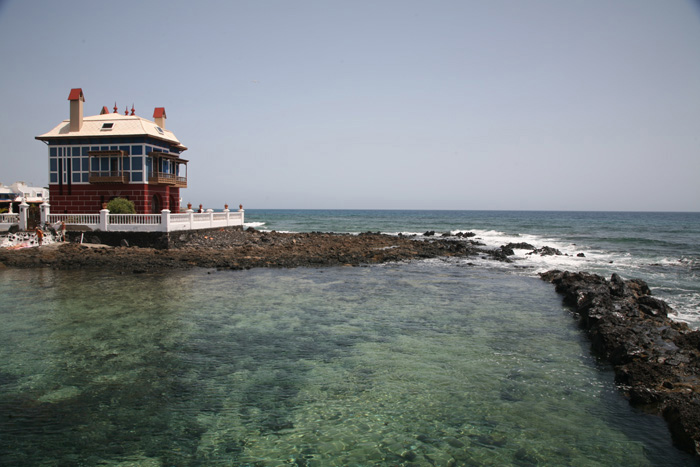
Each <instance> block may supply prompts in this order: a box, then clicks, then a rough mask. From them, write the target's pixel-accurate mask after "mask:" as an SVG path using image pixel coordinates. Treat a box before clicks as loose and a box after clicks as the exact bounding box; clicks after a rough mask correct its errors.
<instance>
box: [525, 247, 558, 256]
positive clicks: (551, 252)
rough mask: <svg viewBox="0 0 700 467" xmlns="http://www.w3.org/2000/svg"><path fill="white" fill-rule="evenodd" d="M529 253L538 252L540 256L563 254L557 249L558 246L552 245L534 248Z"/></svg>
mask: <svg viewBox="0 0 700 467" xmlns="http://www.w3.org/2000/svg"><path fill="white" fill-rule="evenodd" d="M527 254H528V255H535V254H538V255H540V256H554V255H556V256H561V254H562V253H561V251H559V250H557V249H556V248H552V247H551V246H543V247H542V248H539V249H536V250H532V251H531V252H530V253H527Z"/></svg>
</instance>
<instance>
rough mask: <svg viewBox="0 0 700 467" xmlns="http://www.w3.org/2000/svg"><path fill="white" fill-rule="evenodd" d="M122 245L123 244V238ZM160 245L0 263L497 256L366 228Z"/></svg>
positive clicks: (19, 255)
mask: <svg viewBox="0 0 700 467" xmlns="http://www.w3.org/2000/svg"><path fill="white" fill-rule="evenodd" d="M99 235H100V233H93V234H90V235H87V236H85V238H84V239H85V241H87V242H92V241H100V238H99ZM103 236H104V235H103ZM102 240H103V239H102ZM123 243H124V244H125V245H128V242H123ZM163 243H166V244H167V247H166V248H150V247H138V246H130V247H129V246H120V247H108V246H105V245H96V244H90V243H85V244H78V243H74V242H67V243H63V244H54V245H48V246H43V247H40V248H25V249H21V250H8V249H0V267H2V265H4V266H7V267H51V268H55V269H78V268H110V269H112V270H116V271H121V272H135V273H140V272H147V271H155V270H164V269H173V268H191V267H203V268H217V269H249V268H256V267H283V268H294V267H303V266H306V267H321V266H360V265H363V264H378V263H385V262H395V261H406V260H411V259H426V258H438V257H450V256H456V257H469V256H476V255H480V256H490V257H492V258H494V259H498V255H497V253H496V252H493V251H490V250H484V249H479V248H477V247H476V246H475V245H474V244H473V243H472V242H470V241H464V240H448V239H442V238H440V239H437V238H436V239H420V240H418V239H412V238H408V237H403V236H392V235H384V234H380V233H369V232H368V233H363V234H359V235H351V234H335V233H321V232H313V233H279V232H261V231H257V230H254V229H247V230H241V229H218V230H210V231H191V232H185V233H175V234H173V235H171V237H170V238H169V239H168V241H167V242H163Z"/></svg>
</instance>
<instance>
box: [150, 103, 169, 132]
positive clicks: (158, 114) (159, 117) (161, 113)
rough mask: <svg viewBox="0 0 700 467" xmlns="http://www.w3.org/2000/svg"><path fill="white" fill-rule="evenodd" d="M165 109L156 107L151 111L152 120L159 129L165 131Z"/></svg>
mask: <svg viewBox="0 0 700 467" xmlns="http://www.w3.org/2000/svg"><path fill="white" fill-rule="evenodd" d="M166 118H167V117H166V116H165V107H156V108H155V110H154V111H153V119H154V121H155V123H156V125H158V126H159V127H161V128H162V129H165V119H166Z"/></svg>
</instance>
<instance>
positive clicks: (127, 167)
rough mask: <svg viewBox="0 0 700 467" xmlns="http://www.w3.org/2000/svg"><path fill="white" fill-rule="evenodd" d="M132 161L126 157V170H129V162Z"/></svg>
mask: <svg viewBox="0 0 700 467" xmlns="http://www.w3.org/2000/svg"><path fill="white" fill-rule="evenodd" d="M130 160H131V158H130V157H125V158H124V170H129V167H130V164H129V161H130Z"/></svg>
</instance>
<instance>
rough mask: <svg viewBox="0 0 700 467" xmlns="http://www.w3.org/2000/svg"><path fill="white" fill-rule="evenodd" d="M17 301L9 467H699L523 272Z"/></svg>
mask: <svg viewBox="0 0 700 467" xmlns="http://www.w3.org/2000/svg"><path fill="white" fill-rule="evenodd" d="M0 297H2V300H3V306H2V307H1V308H0V309H1V310H2V311H0V314H1V315H2V322H3V326H2V329H0V434H1V435H0V463H1V464H3V465H13V466H25V465H56V466H59V465H60V466H63V465H66V466H67V465H70V466H79V465H106V466H126V465H139V466H171V465H173V466H198V465H202V466H204V465H227V466H228V465H241V466H281V465H298V466H369V465H381V466H384V465H386V466H393V465H418V466H447V465H579V466H587V465H590V466H594V465H595V466H598V465H670V464H672V465H692V464H693V460H692V459H690V458H689V457H688V456H686V455H684V454H682V453H680V452H678V451H677V450H676V449H675V448H673V447H672V446H671V443H670V439H669V435H668V432H667V429H666V427H665V425H664V422H663V421H662V420H661V419H660V418H658V417H653V416H649V415H645V414H642V413H639V412H638V411H635V410H633V409H631V408H630V407H629V405H628V403H627V401H626V400H625V399H624V398H623V397H622V396H621V395H620V393H619V392H618V391H617V389H616V388H615V386H614V384H613V375H612V373H611V371H610V370H609V369H608V368H606V367H601V366H599V365H598V364H596V362H595V361H594V360H593V359H592V358H591V357H590V355H589V352H588V343H587V342H586V340H585V338H584V337H583V335H582V334H581V332H580V331H579V330H578V329H577V327H576V325H575V321H574V320H573V319H572V317H571V316H570V314H569V312H568V311H567V310H566V309H564V308H563V307H562V305H561V297H559V296H557V295H556V294H555V293H554V291H553V288H552V287H551V285H549V284H546V283H544V282H542V281H540V280H538V279H536V278H533V277H529V276H527V275H517V274H512V273H511V272H510V271H508V270H503V269H498V268H485V267H470V266H466V265H465V264H462V263H458V262H445V261H440V260H433V261H424V262H416V263H411V264H401V265H384V266H375V267H366V268H328V269H294V270H267V269H259V270H250V271H235V272H234V271H226V272H217V271H204V270H194V271H173V272H168V273H163V274H144V275H116V274H111V273H109V272H102V273H95V272H90V273H87V272H80V271H53V270H48V269H36V270H7V269H5V270H0Z"/></svg>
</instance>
